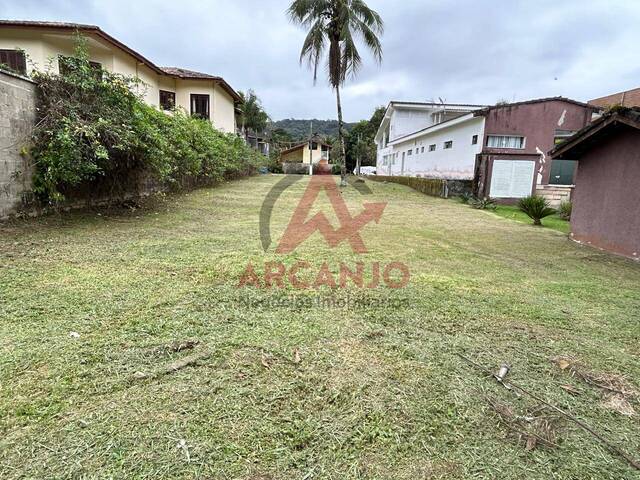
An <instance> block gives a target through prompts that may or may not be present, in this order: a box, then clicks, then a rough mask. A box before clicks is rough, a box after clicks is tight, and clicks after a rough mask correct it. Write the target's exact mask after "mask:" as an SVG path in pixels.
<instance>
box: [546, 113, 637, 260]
mask: <svg viewBox="0 0 640 480" xmlns="http://www.w3.org/2000/svg"><path fill="white" fill-rule="evenodd" d="M551 156H552V158H554V159H559V160H562V159H565V158H570V159H574V160H577V161H578V173H577V178H576V190H575V193H574V196H573V212H572V214H571V231H572V233H571V237H572V238H573V239H574V240H576V241H578V242H581V243H584V244H588V245H592V246H595V247H599V248H602V249H604V250H608V251H611V252H614V253H618V254H621V255H625V256H628V257H631V258H634V259H636V260H638V259H640V214H638V205H640V188H639V187H638V185H639V184H640V108H618V109H614V110H613V111H611V112H609V113H606V114H604V115H603V116H602V117H601V118H599V119H598V120H596V121H595V122H593V123H592V124H591V125H589V126H588V127H586V128H584V129H583V130H581V131H579V132H578V133H576V134H575V135H574V136H572V137H571V138H570V139H568V140H567V141H566V142H565V143H563V144H562V145H559V146H558V147H556V148H555V149H554V150H553V151H552V152H551Z"/></svg>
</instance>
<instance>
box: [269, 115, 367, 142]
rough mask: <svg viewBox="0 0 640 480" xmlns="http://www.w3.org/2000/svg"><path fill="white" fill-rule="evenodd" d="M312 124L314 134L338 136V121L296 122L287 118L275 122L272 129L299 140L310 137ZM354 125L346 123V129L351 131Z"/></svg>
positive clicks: (314, 120)
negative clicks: (279, 130)
mask: <svg viewBox="0 0 640 480" xmlns="http://www.w3.org/2000/svg"><path fill="white" fill-rule="evenodd" d="M312 124H313V133H314V134H319V135H323V136H330V137H336V136H337V135H338V121H337V120H317V119H313V120H296V119H293V118H287V119H285V120H278V121H277V122H273V126H272V128H274V129H277V128H281V129H282V130H284V131H286V132H287V133H288V134H289V135H291V136H292V137H293V138H294V139H296V140H298V139H303V138H307V137H309V132H310V131H311V126H312ZM353 125H355V123H345V128H346V129H347V130H350V129H351V127H353Z"/></svg>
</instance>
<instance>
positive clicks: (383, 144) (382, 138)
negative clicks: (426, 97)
mask: <svg viewBox="0 0 640 480" xmlns="http://www.w3.org/2000/svg"><path fill="white" fill-rule="evenodd" d="M483 107H484V106H483V105H466V104H465V105H462V104H447V103H435V102H398V101H392V102H390V103H389V105H388V107H387V110H386V112H385V115H384V118H383V119H382V122H381V124H380V127H379V128H378V132H377V133H376V137H375V142H376V146H377V166H378V167H383V159H384V158H385V157H387V158H388V159H391V156H392V155H394V154H395V153H397V150H394V148H393V146H392V145H391V142H394V141H395V140H397V139H399V138H401V137H404V136H406V135H408V134H411V133H414V132H417V131H420V130H423V129H426V128H428V127H431V126H433V125H436V124H438V123H442V122H445V121H447V120H451V119H453V118H456V117H459V116H461V115H465V114H467V113H469V112H472V111H474V110H478V109H480V108H483ZM396 157H397V155H396ZM383 171H384V169H383V170H381V169H380V168H378V174H379V175H384V173H383Z"/></svg>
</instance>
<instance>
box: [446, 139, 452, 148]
mask: <svg viewBox="0 0 640 480" xmlns="http://www.w3.org/2000/svg"><path fill="white" fill-rule="evenodd" d="M449 148H453V140H449V141H447V142H444V149H445V150H448V149H449Z"/></svg>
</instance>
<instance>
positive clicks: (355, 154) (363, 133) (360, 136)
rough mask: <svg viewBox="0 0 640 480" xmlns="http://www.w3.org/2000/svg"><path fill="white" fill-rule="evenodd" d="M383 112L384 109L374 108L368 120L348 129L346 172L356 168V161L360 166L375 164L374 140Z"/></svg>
mask: <svg viewBox="0 0 640 480" xmlns="http://www.w3.org/2000/svg"><path fill="white" fill-rule="evenodd" d="M385 111H386V108H385V107H378V108H376V110H375V112H374V113H373V115H372V116H371V118H370V119H369V120H362V121H360V122H358V123H357V124H355V125H354V126H353V127H352V128H351V129H350V131H349V134H348V136H347V140H346V152H347V159H346V163H347V170H348V171H352V170H353V169H354V168H356V167H357V165H358V161H359V162H360V165H361V166H365V165H375V164H376V144H375V141H374V139H375V136H376V133H377V132H378V128H379V127H380V123H381V122H382V118H383V117H384V113H385Z"/></svg>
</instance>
